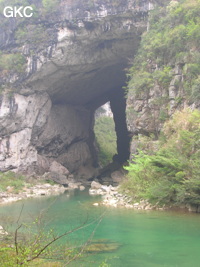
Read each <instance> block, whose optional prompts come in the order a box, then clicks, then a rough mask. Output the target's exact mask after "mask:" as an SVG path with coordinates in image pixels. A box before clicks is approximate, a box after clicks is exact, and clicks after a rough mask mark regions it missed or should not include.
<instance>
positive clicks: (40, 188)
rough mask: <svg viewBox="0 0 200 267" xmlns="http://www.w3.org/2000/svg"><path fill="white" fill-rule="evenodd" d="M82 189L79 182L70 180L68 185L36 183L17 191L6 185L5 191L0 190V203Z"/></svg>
mask: <svg viewBox="0 0 200 267" xmlns="http://www.w3.org/2000/svg"><path fill="white" fill-rule="evenodd" d="M74 189H79V190H81V191H82V190H84V189H85V187H84V186H83V185H82V184H81V183H78V182H77V183H76V182H71V183H69V184H68V187H64V186H63V185H59V184H54V185H51V184H48V183H45V184H37V185H33V186H29V187H24V188H23V189H22V190H21V191H19V192H18V193H15V192H13V188H12V187H11V186H8V187H7V191H5V192H0V205H1V204H7V203H11V202H16V201H19V200H23V199H27V198H35V197H44V196H50V195H59V194H62V193H64V192H65V191H66V190H74Z"/></svg>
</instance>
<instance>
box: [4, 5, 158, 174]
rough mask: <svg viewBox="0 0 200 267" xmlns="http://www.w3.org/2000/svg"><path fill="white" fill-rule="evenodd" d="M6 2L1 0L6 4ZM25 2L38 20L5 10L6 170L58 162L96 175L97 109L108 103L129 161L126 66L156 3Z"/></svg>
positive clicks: (122, 153) (25, 169) (120, 148)
mask: <svg viewBox="0 0 200 267" xmlns="http://www.w3.org/2000/svg"><path fill="white" fill-rule="evenodd" d="M8 2H9V1H6V2H5V1H2V2H1V10H2V8H3V7H4V6H5V5H8ZM10 2H11V4H12V3H14V2H13V1H12V0H11V1H10ZM22 2H23V3H28V4H33V3H34V5H33V8H34V16H33V17H32V18H26V19H24V18H5V17H3V15H1V30H0V47H1V59H0V69H1V74H0V81H1V90H2V93H1V96H0V135H1V140H0V152H1V153H0V154H1V156H0V170H1V171H7V170H10V169H12V170H15V171H23V172H29V173H31V172H38V173H40V174H42V173H44V172H47V171H49V169H50V166H51V162H52V161H56V162H58V163H59V164H62V165H63V166H65V167H66V168H67V169H69V171H70V172H75V173H76V172H78V173H79V175H80V176H83V177H87V178H88V177H91V176H93V175H94V173H95V169H94V168H95V166H96V165H97V158H96V152H95V148H94V144H93V143H94V133H93V124H94V112H95V110H96V108H98V107H99V106H101V105H102V104H104V103H106V102H107V101H110V102H111V108H112V111H113V113H114V120H115V124H116V133H117V146H118V157H117V159H118V161H119V162H123V161H124V160H126V159H127V158H128V157H129V136H128V130H127V126H126V116H125V109H126V103H125V99H124V91H123V89H122V87H123V86H124V85H125V82H126V75H125V71H124V70H125V68H126V67H127V66H128V63H129V58H133V56H134V55H135V53H136V51H137V49H138V46H139V43H140V36H141V33H142V32H144V31H145V30H146V28H147V15H148V11H149V10H150V9H152V7H153V3H152V2H151V1H147V0H143V1H137V0H126V1H118V0H115V1H114V0H113V1H111V0H110V1H108V0H96V1H86V0H85V1H79V0H76V1H67V0H62V1H56V2H55V3H57V5H55V3H54V4H53V2H51V1H49V6H48V5H46V6H45V5H44V2H43V1H39V0H38V1H27V2H26V1H25V0H24V1H22ZM88 170H89V172H88Z"/></svg>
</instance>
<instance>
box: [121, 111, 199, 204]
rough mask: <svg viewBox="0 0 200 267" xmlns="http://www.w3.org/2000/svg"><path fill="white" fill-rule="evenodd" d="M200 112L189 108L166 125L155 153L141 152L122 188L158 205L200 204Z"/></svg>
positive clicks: (177, 113) (131, 166) (178, 113)
mask: <svg viewBox="0 0 200 267" xmlns="http://www.w3.org/2000/svg"><path fill="white" fill-rule="evenodd" d="M199 166H200V112H199V111H198V110H194V111H191V110H189V109H185V110H183V111H181V112H180V111H179V112H176V113H175V114H174V116H173V118H172V119H171V120H169V121H168V122H166V123H165V125H164V128H163V131H162V132H161V135H160V140H159V146H158V149H157V150H156V151H153V152H152V154H149V153H147V152H142V151H138V155H136V156H135V158H134V161H133V162H131V163H130V164H129V166H127V167H125V169H126V170H128V171H129V173H128V177H127V180H126V181H124V182H123V184H122V185H121V188H122V190H123V191H126V193H127V192H129V194H130V195H131V196H134V198H135V199H140V198H145V199H148V200H149V202H151V203H158V204H174V205H181V204H191V205H196V206H197V205H200V167H199Z"/></svg>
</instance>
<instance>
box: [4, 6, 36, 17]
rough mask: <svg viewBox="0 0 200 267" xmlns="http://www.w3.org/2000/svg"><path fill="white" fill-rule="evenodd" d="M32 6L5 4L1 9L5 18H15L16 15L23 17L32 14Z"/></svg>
mask: <svg viewBox="0 0 200 267" xmlns="http://www.w3.org/2000/svg"><path fill="white" fill-rule="evenodd" d="M32 11H33V8H32V7H31V6H26V7H23V6H20V7H16V6H14V7H12V6H6V7H5V8H4V10H3V14H4V16H5V17H6V18H16V17H17V16H19V17H21V18H23V17H26V18H30V17H32V16H33V12H32Z"/></svg>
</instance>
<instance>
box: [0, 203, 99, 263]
mask: <svg viewBox="0 0 200 267" xmlns="http://www.w3.org/2000/svg"><path fill="white" fill-rule="evenodd" d="M22 212H23V206H22V209H21V212H20V214H19V217H18V219H17V222H16V227H15V230H14V232H13V233H10V232H9V234H8V235H4V236H3V238H2V240H1V241H2V244H1V245H0V266H2V267H17V266H49V267H50V266H52V267H53V266H57V267H58V266H60V267H61V266H67V265H69V264H70V263H71V262H72V261H75V260H78V259H80V258H82V257H83V256H84V253H85V252H86V251H87V250H86V247H87V246H88V245H89V244H90V242H91V240H92V238H93V236H94V233H95V231H96V229H97V227H98V226H99V224H100V223H101V221H102V219H103V217H104V213H102V214H101V215H100V216H99V217H97V218H96V219H94V220H92V221H89V218H88V216H86V219H85V220H84V222H83V223H81V224H80V225H79V226H77V227H74V228H73V229H71V230H67V231H65V232H64V233H62V234H56V233H55V231H54V230H52V229H50V230H49V231H46V229H45V228H46V226H47V225H46V222H45V221H44V215H45V211H44V210H42V211H41V212H40V214H39V215H38V217H37V218H36V219H35V220H34V221H33V223H32V224H26V223H23V222H20V221H21V215H22ZM91 225H94V228H93V231H92V233H91V234H90V236H89V238H88V239H87V241H86V242H85V243H83V244H82V245H81V246H78V247H72V246H71V245H60V244H57V243H58V242H57V241H59V240H61V239H62V238H64V237H67V236H70V235H71V234H73V233H74V232H77V231H80V230H82V229H84V228H88V227H89V226H91ZM0 238H1V236H0Z"/></svg>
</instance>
